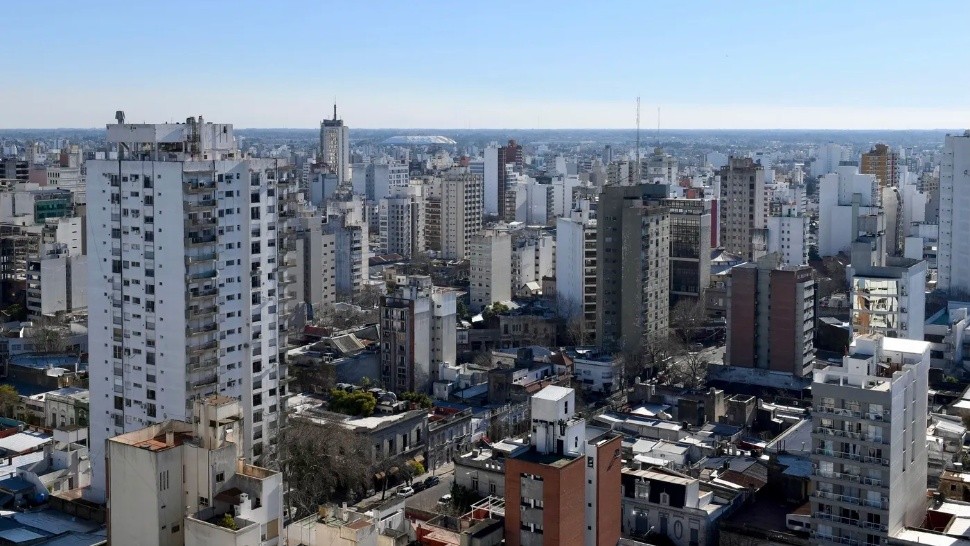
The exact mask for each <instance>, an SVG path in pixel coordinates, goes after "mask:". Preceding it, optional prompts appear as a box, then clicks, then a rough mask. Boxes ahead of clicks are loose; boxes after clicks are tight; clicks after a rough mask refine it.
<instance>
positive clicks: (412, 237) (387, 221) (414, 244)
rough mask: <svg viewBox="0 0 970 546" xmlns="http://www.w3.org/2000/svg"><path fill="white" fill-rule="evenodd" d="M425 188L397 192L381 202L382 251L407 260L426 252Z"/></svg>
mask: <svg viewBox="0 0 970 546" xmlns="http://www.w3.org/2000/svg"><path fill="white" fill-rule="evenodd" d="M422 189H423V186H421V185H413V186H406V187H403V188H394V189H392V190H391V194H390V195H389V196H388V197H385V198H383V199H381V200H380V203H379V205H378V216H379V217H380V218H379V222H380V227H379V230H380V231H379V235H380V251H381V252H383V253H385V254H400V255H401V256H404V257H405V258H410V257H411V256H413V255H416V254H420V253H423V252H424V249H425V241H424V234H425V232H424V198H423V197H422V195H421V191H422Z"/></svg>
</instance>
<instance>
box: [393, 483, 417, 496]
mask: <svg viewBox="0 0 970 546" xmlns="http://www.w3.org/2000/svg"><path fill="white" fill-rule="evenodd" d="M413 494H414V488H413V487H411V486H410V485H406V486H404V487H402V488H400V489H398V490H397V496H399V497H405V498H407V497H410V496H411V495H413Z"/></svg>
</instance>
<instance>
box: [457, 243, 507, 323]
mask: <svg viewBox="0 0 970 546" xmlns="http://www.w3.org/2000/svg"><path fill="white" fill-rule="evenodd" d="M470 249H471V252H470V257H469V272H468V297H469V306H468V308H469V310H470V311H471V312H473V313H478V312H480V311H481V310H482V309H483V308H485V307H487V306H489V305H491V304H493V303H496V302H501V301H511V300H512V268H511V263H512V235H511V234H510V233H509V232H508V230H507V229H504V228H496V229H489V230H486V231H485V232H484V233H482V234H480V235H475V236H474V237H472V240H471V245H470Z"/></svg>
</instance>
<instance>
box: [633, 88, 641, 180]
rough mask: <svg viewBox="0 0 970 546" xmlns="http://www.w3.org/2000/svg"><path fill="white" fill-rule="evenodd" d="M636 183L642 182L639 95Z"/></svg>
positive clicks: (638, 104)
mask: <svg viewBox="0 0 970 546" xmlns="http://www.w3.org/2000/svg"><path fill="white" fill-rule="evenodd" d="M634 172H635V173H636V174H635V176H636V179H635V181H634V184H639V183H640V97H637V168H636V169H635V170H634Z"/></svg>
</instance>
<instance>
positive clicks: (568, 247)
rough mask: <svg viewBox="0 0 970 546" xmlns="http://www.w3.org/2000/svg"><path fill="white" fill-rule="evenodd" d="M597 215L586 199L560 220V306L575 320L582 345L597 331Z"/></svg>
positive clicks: (563, 311) (558, 265) (566, 317)
mask: <svg viewBox="0 0 970 546" xmlns="http://www.w3.org/2000/svg"><path fill="white" fill-rule="evenodd" d="M596 262H597V259H596V218H595V213H594V212H593V211H591V210H590V202H589V201H588V200H582V201H580V202H579V204H578V205H577V207H576V209H574V210H573V211H572V212H571V213H570V216H569V217H568V218H559V219H558V220H557V221H556V306H557V308H558V310H559V314H560V315H561V316H562V317H563V318H565V319H567V320H570V321H575V322H576V324H577V326H578V329H577V330H578V334H579V335H580V336H581V337H582V339H581V340H579V342H578V344H580V345H585V344H589V343H591V342H592V341H593V338H594V336H595V334H596V294H597V292H598V290H597V285H596Z"/></svg>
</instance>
